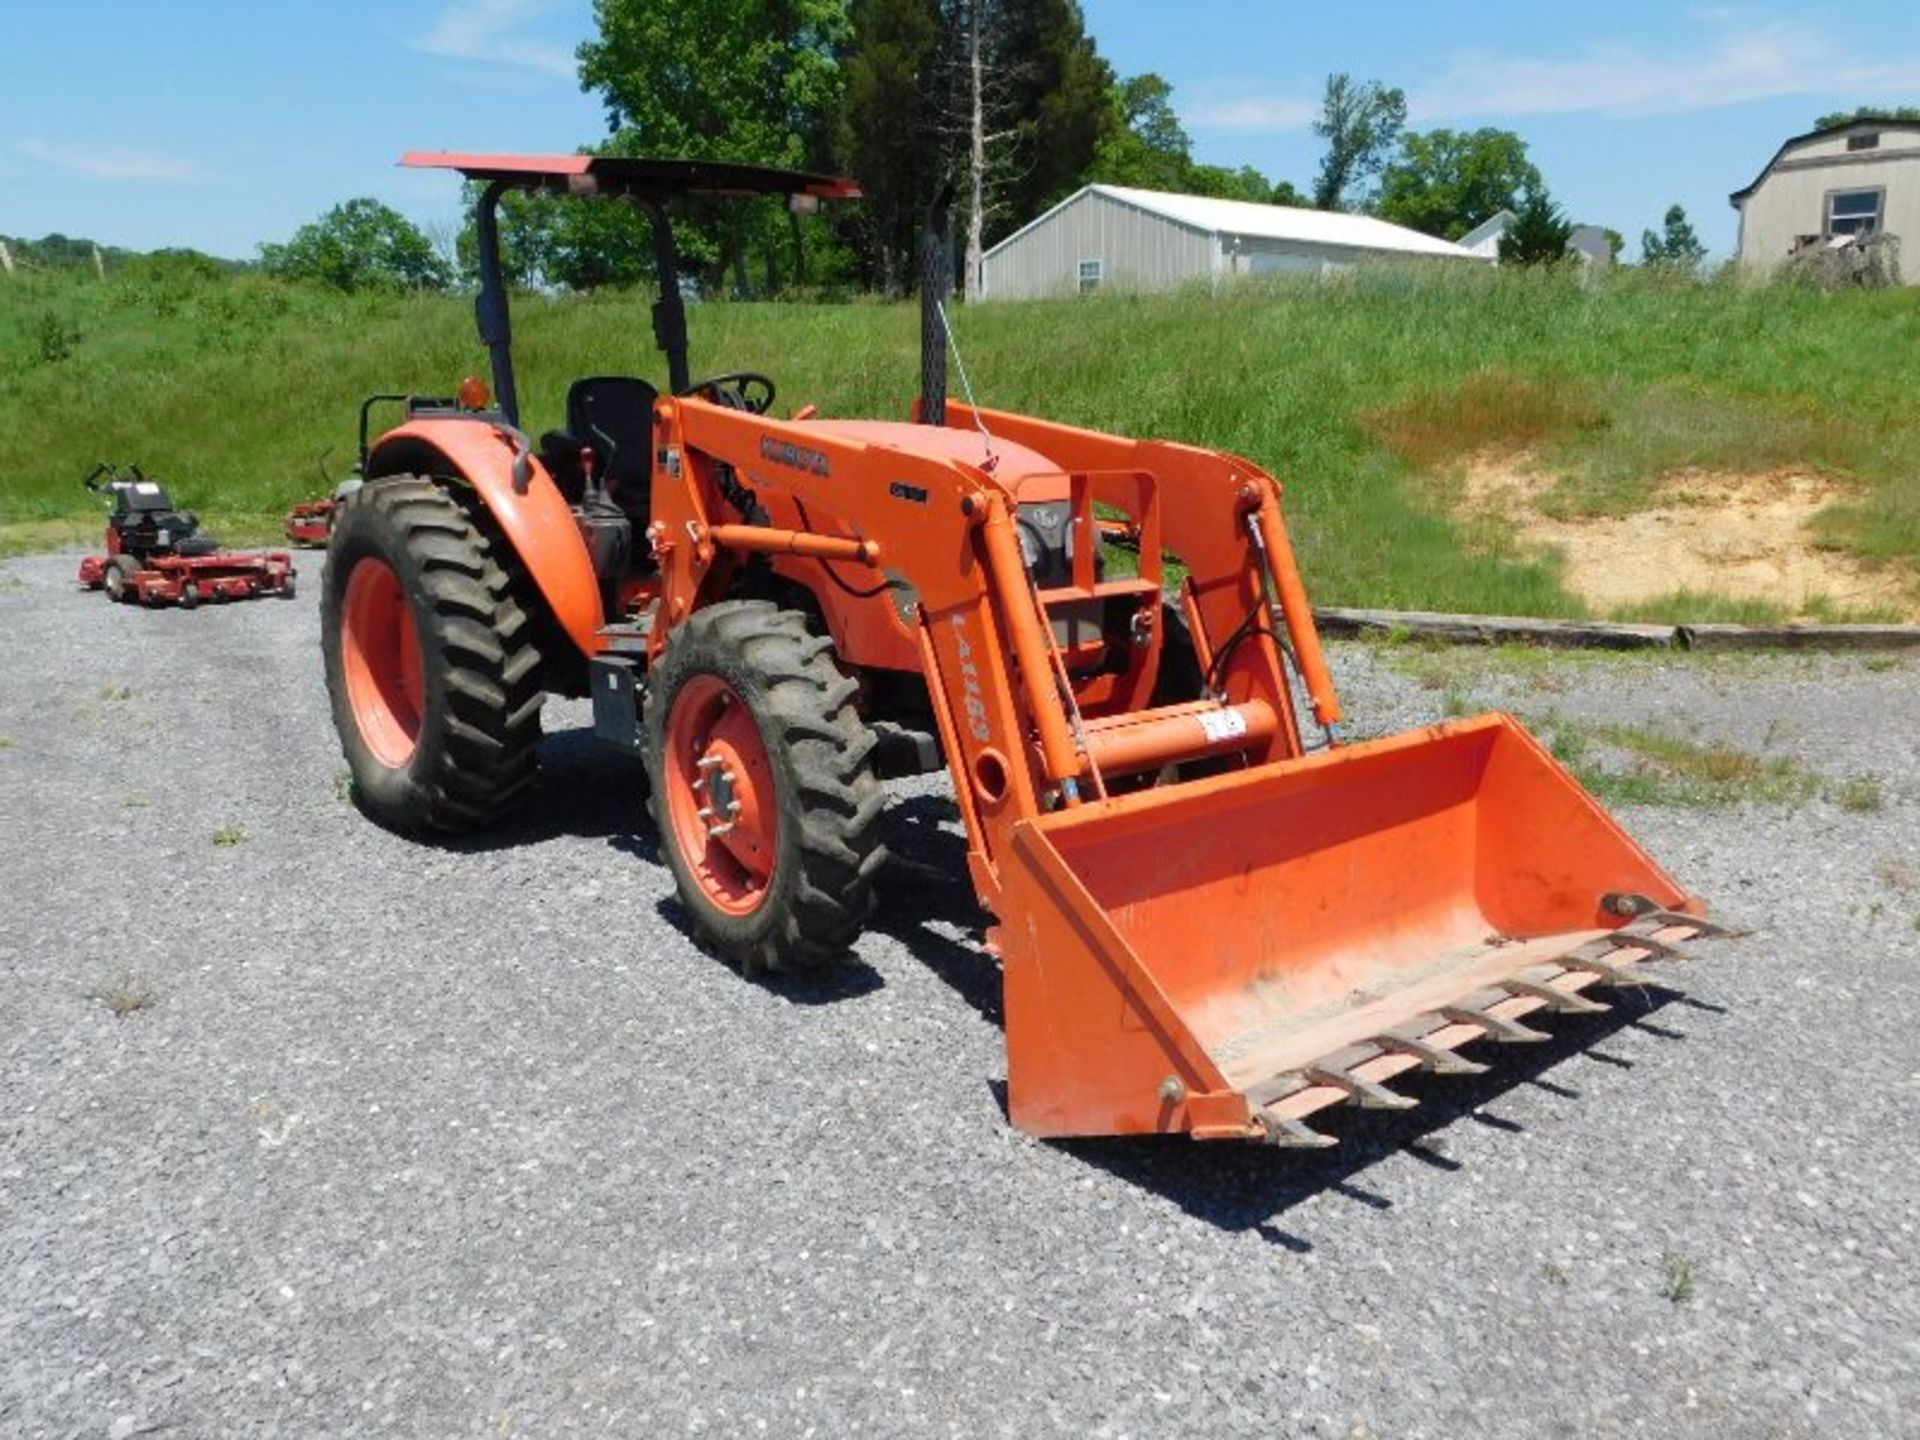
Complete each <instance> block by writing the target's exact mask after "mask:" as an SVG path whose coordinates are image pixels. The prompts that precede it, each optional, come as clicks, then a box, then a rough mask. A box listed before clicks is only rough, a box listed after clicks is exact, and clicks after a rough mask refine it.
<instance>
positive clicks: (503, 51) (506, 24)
mask: <svg viewBox="0 0 1920 1440" xmlns="http://www.w3.org/2000/svg"><path fill="white" fill-rule="evenodd" d="M552 8H553V3H552V0H461V3H456V4H453V5H449V6H448V7H447V9H446V10H445V11H444V12H442V14H441V16H440V19H439V21H438V22H437V23H436V24H435V25H434V27H433V29H431V30H429V31H428V32H427V33H426V34H425V35H422V36H420V37H419V38H418V39H416V40H414V41H412V42H411V43H412V45H413V48H414V49H416V50H424V51H426V52H427V53H428V54H430V55H446V56H449V57H451V58H453V59H455V60H490V61H494V62H496V63H498V64H501V65H521V66H525V67H526V68H527V69H530V70H539V71H542V72H543V73H545V74H548V75H558V76H563V77H565V78H566V79H569V80H571V79H572V78H573V77H574V75H575V74H576V73H577V67H576V65H575V62H574V57H573V52H572V51H571V50H569V49H567V48H566V47H565V46H563V45H551V44H548V43H546V42H545V41H541V40H532V39H529V38H527V37H526V36H525V35H522V34H517V33H515V32H516V31H518V30H519V29H520V28H521V26H523V25H524V24H526V22H527V21H529V20H531V19H532V18H534V16H536V15H538V14H539V13H540V12H541V11H543V10H550V9H552Z"/></svg>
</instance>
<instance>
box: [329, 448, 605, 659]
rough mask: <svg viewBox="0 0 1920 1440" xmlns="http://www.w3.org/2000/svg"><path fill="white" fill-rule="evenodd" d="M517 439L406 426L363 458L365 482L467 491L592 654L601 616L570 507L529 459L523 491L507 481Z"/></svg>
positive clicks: (597, 589) (594, 583)
mask: <svg viewBox="0 0 1920 1440" xmlns="http://www.w3.org/2000/svg"><path fill="white" fill-rule="evenodd" d="M524 443H525V441H524V440H521V439H520V438H519V437H517V436H515V435H513V434H512V432H510V431H508V430H507V429H505V428H504V427H503V426H499V425H489V424H486V423H484V422H482V421H477V420H450V419H425V420H409V421H408V422H407V423H406V424H404V425H400V426H397V427H396V428H394V429H392V430H389V431H388V432H387V433H386V434H385V435H382V436H381V437H380V439H379V441H378V443H377V444H375V445H374V447H373V453H372V454H371V455H369V456H368V457H367V478H368V479H369V480H373V479H377V478H378V477H380V476H382V475H431V476H434V477H435V478H438V479H453V480H461V481H464V482H465V483H466V484H468V485H471V486H472V487H473V488H474V490H475V491H477V492H478V493H479V496H480V498H481V500H482V501H484V502H485V504H486V507H487V512H488V513H489V514H490V515H492V516H493V518H494V522H495V523H496V524H497V525H499V527H500V529H501V530H502V531H503V532H504V533H505V534H506V537H507V542H508V543H509V544H510V545H512V546H513V549H514V552H515V553H516V554H517V555H518V556H519V557H520V563H521V564H522V565H523V566H525V567H526V571H527V573H528V574H529V575H531V576H532V577H533V583H534V585H535V586H536V587H537V588H538V589H539V591H540V595H541V598H543V599H544V600H545V601H546V602H547V606H548V608H549V609H550V610H552V611H553V617H554V619H556V620H558V621H559V622H560V628H561V629H562V630H564V631H566V632H567V636H568V638H569V639H571V640H572V641H573V643H574V644H575V645H577V646H578V647H579V648H580V653H581V654H582V655H593V654H596V653H598V652H599V650H600V648H601V643H600V627H601V626H602V625H603V624H605V623H606V612H605V610H604V608H603V606H602V603H601V600H600V582H599V580H598V578H597V577H596V576H595V575H594V573H593V561H592V560H591V559H589V558H588V556H587V546H586V542H585V541H584V540H582V539H581V538H580V527H579V526H578V525H576V524H575V523H574V519H573V509H572V507H571V506H569V505H568V504H567V502H566V498H565V497H564V496H562V495H561V493H560V490H559V487H558V486H556V485H555V484H554V483H553V477H552V476H551V475H549V474H547V471H546V467H545V466H543V465H541V463H540V461H539V460H538V459H537V458H536V457H534V456H532V455H529V456H528V457H527V467H528V470H529V471H530V473H531V477H532V478H531V480H530V481H529V483H528V485H527V487H526V489H525V491H521V490H520V489H518V488H517V487H516V486H515V485H514V483H513V459H514V454H515V447H516V445H518V444H524Z"/></svg>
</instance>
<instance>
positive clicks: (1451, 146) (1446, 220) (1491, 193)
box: [1378, 129, 1545, 240]
mask: <svg viewBox="0 0 1920 1440" xmlns="http://www.w3.org/2000/svg"><path fill="white" fill-rule="evenodd" d="M1544 190H1545V185H1544V183H1543V182H1542V180H1541V178H1540V172H1539V170H1537V169H1536V168H1534V164H1533V162H1532V161H1531V160H1529V159H1528V158H1527V142H1526V141H1524V140H1522V139H1521V138H1520V137H1519V136H1518V135H1516V134H1514V133H1513V132H1512V131H1511V130H1495V129H1482V130H1429V131H1426V132H1425V133H1421V132H1418V131H1409V132H1408V133H1407V134H1406V135H1404V136H1402V137H1401V139H1400V153H1399V154H1398V155H1397V156H1396V157H1395V158H1394V159H1393V161H1392V163H1390V164H1389V165H1387V166H1386V168H1385V169H1383V170H1382V171H1381V172H1380V203H1379V207H1378V209H1379V214H1380V216H1381V218H1382V219H1385V220H1391V221H1393V222H1394V224H1396V225H1405V226H1407V227H1408V228H1409V229H1413V230H1419V231H1423V232H1424V233H1426V234H1428V235H1438V236H1440V237H1441V238H1442V239H1446V240H1458V239H1459V238H1460V237H1461V236H1462V235H1464V234H1466V233H1467V231H1469V230H1471V229H1473V227H1474V226H1476V225H1478V224H1479V223H1480V222H1481V221H1483V220H1485V219H1487V218H1488V217H1489V216H1492V215H1497V214H1498V213H1499V212H1500V211H1502V210H1515V211H1517V210H1518V209H1519V207H1520V205H1521V203H1522V197H1523V196H1526V195H1531V194H1535V193H1543V192H1544Z"/></svg>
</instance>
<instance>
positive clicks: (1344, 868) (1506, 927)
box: [999, 715, 1717, 1144]
mask: <svg viewBox="0 0 1920 1440" xmlns="http://www.w3.org/2000/svg"><path fill="white" fill-rule="evenodd" d="M1010 850H1011V853H1010V854H1008V855H1007V856H1005V857H1004V859H1003V862H1002V865H1001V879H1002V886H1003V890H1002V902H1003V903H1002V905H1001V921H1002V923H1001V925H1000V929H999V943H1000V948H1001V954H1002V957H1003V960H1004V963H1005V968H1006V1016H1007V1050H1008V1104H1009V1109H1010V1111H1011V1114H1012V1118H1013V1119H1014V1121H1015V1123H1017V1124H1018V1125H1020V1126H1021V1127H1022V1128H1023V1129H1025V1130H1028V1131H1030V1132H1032V1133H1035V1134H1039V1135H1051V1136H1062V1135H1101V1134H1132V1133H1142V1132H1152V1131H1191V1132H1192V1133H1194V1134H1195V1135H1197V1136H1200V1137H1202V1138H1225V1137H1229V1136H1244V1137H1248V1138H1265V1139H1269V1140H1275V1141H1278V1142H1281V1143H1295V1144H1314V1143H1331V1141H1330V1140H1328V1139H1327V1138H1326V1137H1324V1136H1321V1135H1318V1134H1316V1133H1315V1132H1313V1131H1311V1130H1308V1129H1306V1127H1305V1126H1303V1125H1302V1124H1300V1119H1301V1117H1302V1116H1303V1115H1305V1114H1309V1113H1311V1112H1312V1111H1314V1110H1317V1109H1319V1108H1321V1107H1322V1106H1324V1105H1328V1104H1337V1103H1342V1102H1347V1103H1358V1104H1364V1105H1377V1106H1385V1107H1392V1108H1400V1107H1401V1106H1404V1105H1407V1104H1411V1103H1412V1102H1411V1101H1410V1100H1408V1099H1406V1098H1405V1097H1403V1096H1402V1095H1400V1094H1398V1093H1396V1092H1394V1091H1391V1090H1389V1089H1387V1088H1385V1086H1384V1085H1383V1084H1382V1083H1381V1082H1382V1081H1383V1080H1385V1079H1388V1078H1391V1076H1392V1075H1394V1074H1396V1073H1398V1072H1399V1071H1402V1070H1406V1069H1410V1068H1413V1067H1414V1066H1416V1065H1418V1066H1422V1067H1424V1068H1427V1069H1431V1070H1438V1071H1442V1072H1457V1071H1467V1070H1478V1069H1481V1068H1484V1067H1482V1066H1480V1065H1479V1064H1477V1063H1475V1062H1474V1061H1473V1060H1471V1059H1469V1058H1468V1057H1467V1056H1465V1055H1461V1054H1459V1053H1457V1047H1459V1046H1460V1045H1461V1044H1463V1043H1465V1042H1467V1041H1472V1040H1481V1039H1495V1040H1521V1039H1539V1038H1543V1037H1542V1036H1541V1035H1540V1034H1539V1033H1538V1032H1536V1031H1534V1030H1532V1029H1531V1028H1530V1027H1528V1026H1525V1025H1522V1024H1521V1023H1520V1021H1521V1018H1522V1017H1524V1016H1526V1015H1528V1014H1529V1013H1531V1012H1533V1011H1536V1010H1540V1009H1543V1008H1552V1009H1561V1010H1581V1009H1585V1010H1592V1009H1596V1008H1604V1007H1600V1006H1597V1005H1596V1004H1595V1003H1594V1001H1593V1000H1592V999H1591V998H1590V997H1589V996H1588V995H1587V994H1586V993H1585V992H1586V991H1587V990H1588V989H1589V988H1594V987H1597V986H1599V985H1601V984H1602V983H1607V982H1611V983H1621V984H1630V983H1636V982H1637V978H1638V977H1637V976H1635V975H1634V974H1633V973H1632V970H1633V968H1634V966H1635V965H1636V964H1637V962H1638V961H1640V960H1643V959H1646V958H1648V957H1649V956H1651V955H1654V954H1666V953H1669V952H1671V951H1672V948H1673V947H1672V942H1673V941H1674V940H1676V939H1679V938H1685V937H1686V936H1688V935H1691V934H1694V933H1698V932H1703V931H1707V930H1710V929H1715V928H1717V927H1714V926H1711V925H1710V924H1709V922H1708V921H1706V920H1704V919H1701V918H1698V911H1699V910H1700V908H1701V907H1700V906H1699V903H1698V902H1697V901H1695V900H1693V899H1692V898H1691V897H1689V896H1688V895H1687V894H1686V893H1685V892H1684V891H1682V890H1681V889H1680V888H1679V887H1678V886H1677V885H1676V884H1675V883H1674V882H1673V881H1672V880H1671V879H1670V878H1668V876H1667V875H1666V874H1665V873H1663V872H1662V871H1661V870H1660V868H1659V867H1658V866H1657V865H1656V864H1654V862H1653V861H1652V860H1651V859H1650V858H1649V857H1648V856H1647V855H1646V854H1645V852H1644V851H1642V850H1641V849H1640V847H1639V846H1638V845H1636V844H1635V843H1634V842H1633V841H1632V840H1630V839H1629V838H1628V837H1627V835H1626V834H1625V833H1624V832H1623V831H1622V830H1621V829H1620V828H1619V827H1618V826H1617V825H1616V824H1615V823H1614V822H1613V821H1612V820H1611V819H1610V818H1609V817H1608V816H1607V814H1606V813H1605V812H1604V811H1603V810H1602V809H1601V808H1600V806H1599V805H1598V804H1596V803H1595V801H1594V800H1593V799H1592V797H1591V796H1589V795H1588V794H1587V792H1586V791H1585V790H1583V789H1582V788H1581V787H1580V785H1579V784H1578V783H1577V782H1576V781H1575V780H1574V779H1573V778H1572V777H1571V776H1569V775H1568V774H1567V773H1566V772H1565V771H1564V770H1562V769H1561V768H1560V766H1559V765H1558V764H1556V763H1555V762H1554V760H1553V758H1552V757H1551V756H1550V755H1549V754H1548V753H1547V752H1546V751H1545V750H1544V749H1543V748H1542V747H1541V746H1540V745H1539V743H1538V742H1537V741H1535V740H1534V739H1533V738H1532V737H1531V736H1530V735H1528V734H1527V733H1526V731H1525V730H1523V729H1522V728H1521V727H1520V726H1519V725H1518V724H1517V723H1515V722H1514V721H1513V720H1512V719H1511V718H1509V717H1507V716H1504V715H1485V716H1481V717H1478V718H1476V719H1472V720H1465V721H1460V722H1456V723H1451V724H1447V725H1442V726H1438V727H1435V728H1433V729H1429V730H1422V731H1416V732H1410V733H1408V734H1404V735H1396V736H1392V737H1389V738H1386V739H1382V740H1376V741H1371V742H1367V743H1364V744H1357V745H1350V746H1345V747H1342V748H1340V749H1336V750H1330V751H1325V752H1321V753H1318V754H1315V755H1312V756H1309V757H1307V758H1304V759H1300V760H1291V761H1284V762H1280V763H1277V764H1271V765H1264V766H1259V767H1256V768H1253V769H1248V770H1241V771H1237V772H1232V773H1228V774H1225V775H1218V776H1213V777H1209V778H1206V779H1201V780H1195V781H1191V782H1188V783H1184V784H1179V785H1172V786H1166V787H1162V788H1159V789H1154V790H1148V791H1143V792H1140V793H1137V794H1133V795H1128V796H1123V797H1120V798H1117V799H1113V800H1108V801H1104V802H1100V803H1095V804H1088V805H1083V806H1080V807H1077V808H1073V809H1068V810H1062V811H1058V812H1055V813H1053V814H1050V815H1046V816H1043V817H1041V818H1039V819H1037V820H1034V821H1031V822H1028V823H1027V824H1025V825H1022V826H1021V827H1019V828H1018V830H1017V831H1016V832H1015V839H1014V842H1013V844H1012V846H1011V847H1010ZM1682 912H1684V913H1682ZM1476 1048H1479V1047H1476ZM1482 1058H1484V1052H1482Z"/></svg>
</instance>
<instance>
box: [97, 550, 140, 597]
mask: <svg viewBox="0 0 1920 1440" xmlns="http://www.w3.org/2000/svg"><path fill="white" fill-rule="evenodd" d="M139 569H140V566H139V564H138V563H137V562H136V561H135V560H134V559H133V557H132V556H131V555H116V556H114V557H113V559H111V560H109V561H108V562H107V575H106V580H105V582H104V583H105V586H106V591H107V599H109V600H111V601H113V603H114V604H116V605H125V604H128V603H130V602H132V601H134V600H137V599H139V598H140V587H139V586H138V585H137V584H135V583H134V578H133V577H134V575H135V574H136V573H137V572H138V571H139Z"/></svg>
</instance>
